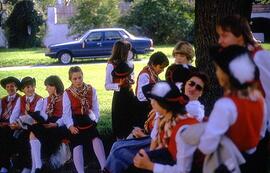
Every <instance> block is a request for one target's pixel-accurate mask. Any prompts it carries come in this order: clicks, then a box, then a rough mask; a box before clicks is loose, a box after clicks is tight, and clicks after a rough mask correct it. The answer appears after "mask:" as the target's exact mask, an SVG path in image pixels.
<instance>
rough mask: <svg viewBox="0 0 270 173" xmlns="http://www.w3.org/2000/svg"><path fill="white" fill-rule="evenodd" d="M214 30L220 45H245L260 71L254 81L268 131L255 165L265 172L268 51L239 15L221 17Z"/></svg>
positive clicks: (269, 77)
mask: <svg viewBox="0 0 270 173" xmlns="http://www.w3.org/2000/svg"><path fill="white" fill-rule="evenodd" d="M216 31H217V34H218V36H219V38H218V44H219V45H220V46H221V47H228V46H230V45H239V46H243V47H246V48H247V49H248V50H249V53H250V54H251V56H252V58H253V60H254V62H255V64H256V65H257V67H258V69H259V71H260V75H259V80H258V81H256V82H257V83H258V86H259V89H260V90H261V91H262V93H263V95H264V97H265V102H266V107H267V108H266V110H267V122H268V127H267V129H268V132H267V133H266V136H265V137H264V138H263V139H262V140H261V141H260V145H259V146H258V150H257V152H256V153H257V154H258V157H257V156H256V160H257V166H256V167H258V169H257V172H267V169H268V168H267V165H268V162H269V161H268V160H269V159H268V158H269V154H270V152H269V149H267V148H269V144H270V143H269V132H270V126H269V122H270V90H269V88H270V53H269V51H266V50H263V49H262V47H261V46H260V45H259V43H258V42H257V40H256V39H254V37H253V35H252V32H251V29H250V25H249V22H248V20H247V19H246V18H244V17H241V16H240V15H231V16H227V17H225V18H223V19H221V20H220V21H219V22H218V23H217V25H216Z"/></svg>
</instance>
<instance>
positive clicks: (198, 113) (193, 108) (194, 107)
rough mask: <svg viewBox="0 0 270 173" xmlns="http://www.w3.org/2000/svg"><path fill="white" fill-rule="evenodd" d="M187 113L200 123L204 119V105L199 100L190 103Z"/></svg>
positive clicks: (187, 106)
mask: <svg viewBox="0 0 270 173" xmlns="http://www.w3.org/2000/svg"><path fill="white" fill-rule="evenodd" d="M186 110H187V112H188V113H189V114H190V115H191V116H192V117H193V118H196V119H197V120H198V121H200V122H201V121H202V120H203V118H204V105H202V104H201V103H200V102H199V101H198V100H192V101H189V102H188V104H187V105H186Z"/></svg>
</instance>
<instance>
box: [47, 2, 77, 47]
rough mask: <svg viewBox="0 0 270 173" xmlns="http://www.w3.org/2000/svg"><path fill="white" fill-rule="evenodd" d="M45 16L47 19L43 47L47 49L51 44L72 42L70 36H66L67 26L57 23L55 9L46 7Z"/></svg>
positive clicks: (67, 32)
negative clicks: (46, 15)
mask: <svg viewBox="0 0 270 173" xmlns="http://www.w3.org/2000/svg"><path fill="white" fill-rule="evenodd" d="M47 14H48V19H47V21H46V27H47V28H46V35H45V37H44V39H43V43H44V45H45V46H46V47H48V46H49V45H51V44H56V43H63V42H67V41H72V40H73V38H72V37H71V36H68V34H69V29H68V24H58V23H57V16H56V8H55V7H48V13H47Z"/></svg>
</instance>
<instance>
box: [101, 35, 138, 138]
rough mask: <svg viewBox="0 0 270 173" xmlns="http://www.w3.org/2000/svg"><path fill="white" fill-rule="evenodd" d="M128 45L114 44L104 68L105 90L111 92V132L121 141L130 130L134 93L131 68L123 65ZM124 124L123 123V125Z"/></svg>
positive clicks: (125, 43) (119, 42)
mask: <svg viewBox="0 0 270 173" xmlns="http://www.w3.org/2000/svg"><path fill="white" fill-rule="evenodd" d="M128 44H129V43H127V42H125V41H121V40H120V41H117V42H115V44H114V46H113V50H112V55H111V57H110V59H109V61H108V64H107V67H106V81H105V88H106V90H113V91H114V93H113V99H112V130H113V133H114V135H115V136H116V138H117V139H123V138H125V137H127V136H128V134H129V133H130V131H131V129H132V119H133V116H132V114H133V105H134V93H133V90H132V88H131V85H132V84H133V81H132V80H130V79H131V76H130V75H131V71H133V67H130V69H132V70H129V69H128V68H125V69H122V67H126V65H123V64H125V63H127V57H128V52H129V47H130V46H129V45H128ZM116 68H117V69H118V70H117V71H118V72H117V73H114V74H117V75H113V74H112V72H113V71H114V69H116ZM123 122H124V123H123Z"/></svg>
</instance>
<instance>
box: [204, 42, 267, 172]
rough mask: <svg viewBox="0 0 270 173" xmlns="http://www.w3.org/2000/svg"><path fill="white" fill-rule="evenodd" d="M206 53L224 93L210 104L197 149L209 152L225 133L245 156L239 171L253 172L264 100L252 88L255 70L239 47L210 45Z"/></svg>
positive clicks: (255, 170) (256, 74)
mask: <svg viewBox="0 0 270 173" xmlns="http://www.w3.org/2000/svg"><path fill="white" fill-rule="evenodd" d="M210 54H211V56H212V57H213V59H214V63H215V67H216V75H217V78H218V81H219V84H220V85H221V86H222V88H223V89H224V96H223V97H222V98H220V99H219V100H218V101H217V102H216V103H215V105H214V108H213V110H212V112H211V114H210V118H209V121H208V124H207V127H206V130H205V132H204V134H203V135H202V137H201V139H200V144H199V149H200V151H202V152H203V153H204V154H211V153H212V152H214V151H215V150H216V149H217V147H218V144H219V141H220V139H221V136H222V135H226V136H228V137H229V138H230V139H231V140H232V142H233V143H234V144H235V145H236V147H237V148H238V149H239V151H240V152H242V153H243V155H244V157H245V159H246V164H244V165H242V167H241V172H257V168H256V166H255V165H252V164H254V163H253V161H254V160H253V161H252V159H254V157H253V156H254V153H255V151H256V147H257V145H258V143H259V140H260V139H261V138H262V137H263V136H264V133H265V125H266V124H265V104H264V99H263V97H262V95H261V94H260V92H259V91H258V90H256V89H255V87H254V81H255V80H256V79H257V78H258V74H259V72H258V69H257V67H256V65H255V64H254V62H253V61H252V59H251V57H250V55H249V52H248V50H247V49H246V48H244V47H242V46H228V47H227V48H213V49H212V50H211V51H210Z"/></svg>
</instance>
